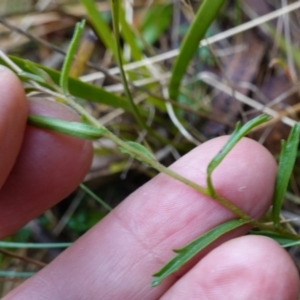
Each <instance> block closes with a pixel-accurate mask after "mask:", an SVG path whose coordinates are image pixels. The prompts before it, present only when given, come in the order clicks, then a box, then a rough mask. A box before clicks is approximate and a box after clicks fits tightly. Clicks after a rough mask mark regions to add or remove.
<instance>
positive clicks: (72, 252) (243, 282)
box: [0, 68, 299, 300]
mask: <svg viewBox="0 0 300 300" xmlns="http://www.w3.org/2000/svg"><path fill="white" fill-rule="evenodd" d="M0 78H1V80H0V91H1V94H0V95H1V97H0V165H1V168H0V187H2V188H1V190H0V219H1V223H0V237H1V238H3V237H5V236H7V235H9V234H11V233H13V232H15V231H16V230H18V229H19V228H20V227H22V226H23V225H24V224H26V223H27V222H28V221H29V220H31V219H32V218H34V217H36V216H38V215H40V214H42V213H43V212H44V211H45V210H46V209H48V208H49V207H51V206H53V205H54V204H56V203H57V202H59V201H60V200H61V199H63V198H64V197H65V196H66V195H68V194H69V193H70V192H72V191H73V190H74V189H75V188H76V186H77V185H78V184H79V183H80V181H81V180H82V179H83V177H84V175H85V174H86V173H87V171H88V169H89V166H90V163H91V159H92V146H91V143H90V142H88V141H84V140H80V139H76V138H72V137H68V136H65V135H62V134H57V133H53V132H49V131H45V130H41V129H38V128H34V127H29V126H26V118H27V114H28V112H29V111H30V112H33V113H38V114H43V115H47V116H52V117H58V118H63V119H67V120H76V116H75V115H74V113H73V112H72V111H71V110H70V109H67V108H65V107H63V106H61V105H59V104H56V103H51V102H45V101H41V100H40V101H34V102H30V103H29V102H28V100H27V99H26V98H25V95H24V91H23V89H22V86H21V84H20V82H19V81H18V79H17V78H16V76H15V75H13V73H11V72H10V71H8V70H7V69H4V68H1V69H0ZM225 140H226V137H222V138H217V139H214V140H212V141H209V142H207V143H205V144H203V145H201V146H200V147H197V148H196V149H194V150H193V151H191V152H190V153H188V154H187V155H185V156H184V157H183V158H181V159H180V160H178V161H177V162H176V163H174V164H173V165H172V166H171V168H172V169H173V170H175V171H176V172H178V173H180V174H181V175H183V176H186V177H188V178H189V179H191V180H194V181H195V182H197V183H198V184H200V185H203V186H204V185H205V168H206V166H207V164H208V162H209V160H210V159H211V158H212V157H213V155H214V154H216V153H217V152H218V151H219V150H220V148H221V147H222V145H223V144H224V142H225ZM275 173H276V164H275V161H274V159H273V158H272V156H271V155H270V154H269V153H268V151H267V150H265V149H264V148H263V147H262V146H260V145H259V144H257V143H256V142H254V141H252V140H250V139H243V140H242V141H241V142H240V143H239V144H238V145H237V146H236V147H235V148H234V149H233V150H232V152H231V153H230V154H229V155H228V157H227V158H226V159H225V160H224V162H222V164H221V165H220V166H219V167H218V169H217V170H216V172H215V174H214V176H213V181H214V184H215V187H216V190H217V191H218V193H220V194H221V195H222V196H224V197H226V198H227V199H229V200H230V201H232V203H234V204H235V205H237V206H238V207H239V208H241V209H243V210H244V211H245V212H247V213H248V214H250V215H251V216H252V217H255V218H258V217H260V216H262V215H263V214H264V213H265V212H266V211H267V209H268V207H269V206H270V202H271V198H272V191H273V185H274V178H275ZM232 218H233V214H232V213H231V212H229V211H227V210H226V209H225V208H223V207H221V206H220V205H218V204H217V203H215V202H214V201H213V200H211V199H209V198H208V197H206V196H203V195H201V194H199V193H198V192H196V191H194V190H192V189H191V188H189V187H187V186H185V185H183V184H181V183H179V182H177V181H175V180H173V179H171V178H169V177H167V176H165V175H162V174H160V175H158V176H157V177H155V178H154V179H152V180H150V181H149V182H148V183H147V184H145V185H144V186H143V187H141V188H140V189H138V190H137V191H136V192H134V193H133V194H132V195H130V196H129V197H128V198H127V199H125V200H124V202H122V203H121V204H120V205H119V206H118V207H117V208H116V209H115V210H114V211H113V212H112V213H110V214H109V215H108V216H107V217H106V218H105V219H104V220H103V221H101V222H100V223H99V224H97V225H96V226H95V227H94V228H92V229H91V230H90V231H89V232H87V233H86V234H85V235H84V236H82V237H81V238H80V239H79V240H78V241H76V243H75V244H74V245H73V246H71V247H70V248H69V249H67V250H66V251H65V252H63V253H62V254H61V255H60V256H59V257H58V258H56V259H55V260H54V261H53V262H52V263H50V264H49V265H48V266H47V267H45V268H44V269H43V270H41V271H40V272H38V273H37V274H36V275H35V276H34V277H32V278H31V279H29V280H27V281H25V282H24V283H23V284H22V285H21V286H19V287H18V288H17V289H15V290H14V291H12V292H11V293H10V294H8V295H7V296H6V297H5V298H4V299H6V300H7V299H17V300H18V299H31V300H35V299H36V300H39V299H43V300H47V299H49V300H50V299H55V300H58V299H64V300H65V299H72V300H74V299H75V300H76V299H91V300H93V299H95V300H96V299H112V300H114V299H116V300H118V299H122V300H127V299H128V300H133V299H137V300H141V299H143V300H144V299H150V300H151V299H153V300H154V299H160V298H161V299H208V300H213V299H239V300H244V299H270V300H274V299H275V300H276V299H278V300H285V299H286V300H293V299H295V300H296V299H298V293H299V283H298V282H299V278H298V273H297V270H296V268H295V266H294V264H293V262H292V260H291V258H290V257H289V256H288V254H287V253H286V252H285V251H284V250H283V249H282V248H281V247H280V246H279V245H278V244H276V243H275V242H273V241H272V240H270V239H268V238H264V237H258V236H243V235H244V234H245V233H246V231H247V229H248V228H240V229H238V230H236V231H234V232H232V233H230V234H227V235H226V236H225V237H223V238H222V239H220V240H218V241H217V242H216V243H214V244H213V245H212V246H211V247H210V249H208V250H206V251H205V252H202V253H200V254H199V256H198V257H197V258H196V259H195V260H193V261H192V262H190V263H189V265H188V266H185V267H184V268H183V269H182V270H181V271H179V272H178V273H177V274H175V275H174V276H171V277H170V278H168V279H166V280H165V281H164V282H163V283H162V284H161V285H159V286H158V287H155V288H151V287H150V282H151V275H152V274H153V273H155V272H156V271H157V270H158V269H160V268H161V267H162V265H163V264H164V263H165V262H166V261H167V260H169V259H170V258H171V257H173V253H172V251H171V250H172V249H174V248H180V247H182V246H184V245H185V244H186V243H188V242H189V241H191V240H192V239H194V238H196V237H197V236H199V235H201V234H202V233H204V232H205V231H207V230H209V229H211V228H212V227H214V226H216V225H218V224H220V223H222V222H224V221H226V220H229V219H232Z"/></svg>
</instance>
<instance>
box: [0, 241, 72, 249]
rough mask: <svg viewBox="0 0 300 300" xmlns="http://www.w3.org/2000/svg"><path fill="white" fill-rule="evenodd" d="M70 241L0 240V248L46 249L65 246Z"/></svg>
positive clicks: (69, 244)
mask: <svg viewBox="0 0 300 300" xmlns="http://www.w3.org/2000/svg"><path fill="white" fill-rule="evenodd" d="M71 245H72V243H18V242H5V241H0V248H16V249H20V248H28V249H47V248H67V247H69V246H71Z"/></svg>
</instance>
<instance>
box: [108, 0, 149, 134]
mask: <svg viewBox="0 0 300 300" xmlns="http://www.w3.org/2000/svg"><path fill="white" fill-rule="evenodd" d="M111 7H112V20H113V29H114V34H115V44H116V53H117V58H118V65H119V68H120V75H121V80H122V84H123V87H124V91H125V95H126V97H127V99H128V101H129V103H130V106H131V109H132V112H133V115H134V117H135V119H136V120H137V122H138V124H139V125H140V126H141V127H142V128H145V129H147V126H146V124H145V122H144V121H143V119H142V117H141V115H140V113H139V111H138V108H137V107H136V104H135V103H134V101H133V98H132V95H131V93H130V90H129V86H128V82H127V78H126V74H125V71H124V68H123V61H122V53H121V46H120V30H119V24H120V23H119V0H111Z"/></svg>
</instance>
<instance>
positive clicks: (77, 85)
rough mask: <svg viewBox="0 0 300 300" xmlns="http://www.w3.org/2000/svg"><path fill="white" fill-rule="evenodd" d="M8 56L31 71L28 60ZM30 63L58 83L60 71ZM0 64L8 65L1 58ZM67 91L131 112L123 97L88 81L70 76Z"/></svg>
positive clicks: (78, 96)
mask: <svg viewBox="0 0 300 300" xmlns="http://www.w3.org/2000/svg"><path fill="white" fill-rule="evenodd" d="M9 58H10V59H11V60H12V61H13V62H14V63H15V64H16V65H17V66H18V67H20V68H21V69H22V70H24V71H25V72H29V73H31V70H30V69H29V68H28V66H27V64H28V62H27V61H26V60H24V59H22V58H19V57H13V56H9ZM30 63H31V64H34V65H35V66H36V67H38V68H39V69H41V70H44V71H45V72H47V74H48V75H49V76H50V77H51V79H52V80H53V82H54V83H55V84H56V85H59V78H60V72H58V71H56V70H53V69H50V68H47V67H44V66H42V65H39V64H36V63H33V62H30ZM0 64H3V65H5V66H7V67H9V66H8V65H7V64H6V63H5V62H4V61H3V60H2V59H1V58H0ZM21 79H22V78H21ZM69 92H70V94H71V95H72V96H74V97H76V98H81V99H85V100H87V101H92V102H96V103H102V104H106V105H108V106H111V107H115V108H121V109H124V110H126V111H128V112H131V107H130V105H129V103H128V102H127V101H126V100H125V99H124V98H122V97H119V96H117V95H115V94H113V93H110V92H107V91H105V90H104V89H102V88H99V87H96V86H94V85H91V84H89V83H85V82H82V81H80V80H78V79H75V78H72V77H70V78H69Z"/></svg>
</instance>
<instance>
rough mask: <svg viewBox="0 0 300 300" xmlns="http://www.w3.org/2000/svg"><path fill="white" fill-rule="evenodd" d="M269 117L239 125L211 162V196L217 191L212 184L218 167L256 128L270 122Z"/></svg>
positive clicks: (209, 187)
mask: <svg viewBox="0 0 300 300" xmlns="http://www.w3.org/2000/svg"><path fill="white" fill-rule="evenodd" d="M269 119H270V118H269V116H267V115H260V116H258V117H256V118H254V119H252V120H251V121H249V122H247V123H246V124H245V125H244V126H242V127H241V125H240V123H237V125H236V128H235V130H234V131H233V133H232V134H231V136H230V138H229V139H228V141H227V143H226V144H225V146H224V147H223V148H222V150H221V151H220V152H219V153H218V154H217V155H216V156H215V157H214V158H213V159H212V160H211V162H210V163H209V165H208V167H207V179H206V181H207V187H208V189H209V191H210V195H211V196H214V195H215V190H214V187H213V184H212V180H211V175H212V173H213V171H214V170H215V169H216V167H217V166H218V165H219V164H220V163H221V162H222V160H223V159H224V158H225V156H226V155H227V154H228V153H229V152H230V150H231V149H232V148H233V147H234V146H235V145H236V144H237V142H238V141H239V140H240V139H241V138H243V137H244V136H245V135H247V134H248V133H249V132H250V131H251V130H252V129H253V128H254V127H256V126H258V125H260V124H262V123H264V122H267V121H268V120H269Z"/></svg>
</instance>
